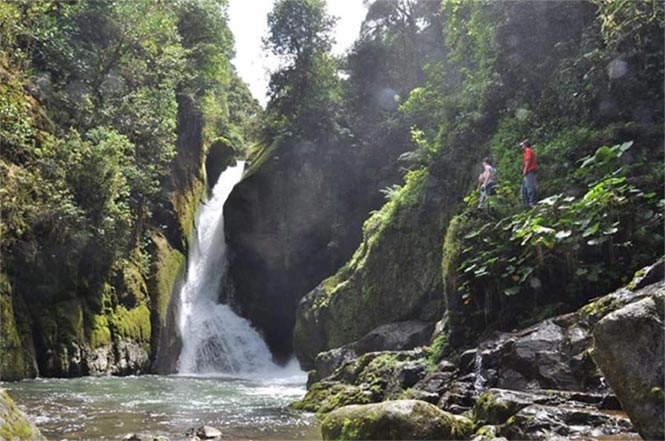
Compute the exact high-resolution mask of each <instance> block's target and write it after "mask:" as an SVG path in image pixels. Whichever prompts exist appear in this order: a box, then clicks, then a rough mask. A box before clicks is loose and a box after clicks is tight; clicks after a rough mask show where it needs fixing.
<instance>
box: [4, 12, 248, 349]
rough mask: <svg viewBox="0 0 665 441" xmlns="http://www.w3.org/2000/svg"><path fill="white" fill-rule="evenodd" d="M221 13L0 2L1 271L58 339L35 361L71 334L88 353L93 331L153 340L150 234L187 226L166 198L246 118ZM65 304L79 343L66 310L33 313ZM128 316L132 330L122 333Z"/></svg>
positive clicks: (229, 141) (233, 142) (239, 137)
mask: <svg viewBox="0 0 665 441" xmlns="http://www.w3.org/2000/svg"><path fill="white" fill-rule="evenodd" d="M225 6H226V2H225V1H223V0H222V1H218V0H196V1H195V0H191V1H190V0H182V1H177V2H173V3H156V2H151V1H131V2H116V3H114V2H59V1H48V0H39V1H27V2H4V3H2V4H1V5H0V35H1V36H2V38H1V39H0V78H1V82H0V176H1V179H2V182H3V184H2V189H1V191H0V206H1V207H2V222H1V223H0V234H1V235H2V241H1V242H0V254H1V255H2V257H3V260H2V272H3V273H6V274H7V275H8V276H9V280H10V282H11V284H12V285H13V286H14V295H15V297H25V298H26V299H27V300H28V301H29V304H30V309H31V314H32V315H33V319H34V320H36V321H37V322H42V323H46V322H48V323H51V321H52V322H53V325H54V326H57V327H59V328H60V331H58V332H57V334H55V335H53V336H52V338H51V337H44V338H41V337H36V338H37V339H38V340H40V339H41V340H42V341H41V342H38V344H39V345H41V346H45V348H42V349H43V350H46V349H47V348H50V347H51V346H53V345H57V344H58V343H57V342H58V340H59V339H68V338H75V339H78V340H79V341H78V343H77V344H85V341H81V340H90V341H92V343H93V345H94V343H95V338H94V332H93V331H92V328H95V327H96V326H97V325H96V323H100V322H99V320H102V322H104V323H106V322H108V326H109V328H110V329H111V331H112V332H114V333H115V334H116V336H117V337H120V338H122V337H127V338H129V339H130V340H131V339H138V340H139V341H143V342H145V341H147V340H149V337H150V336H149V335H147V336H146V335H145V333H146V332H147V333H148V334H149V333H150V323H149V317H148V318H147V320H146V317H143V315H144V314H143V313H144V312H147V309H145V307H146V306H145V303H146V302H147V301H148V299H147V292H146V288H145V287H144V285H145V282H144V279H146V280H147V279H149V278H150V277H151V271H152V269H151V263H152V260H153V259H154V258H156V257H155V256H153V255H152V254H153V253H152V251H153V250H154V246H153V244H152V241H151V238H152V237H153V236H154V233H153V231H154V230H155V229H162V228H163V227H164V225H163V224H164V223H167V222H170V223H172V222H171V221H170V220H169V219H172V218H173V217H183V218H189V219H190V220H191V216H192V215H191V214H186V213H184V212H183V213H181V212H178V210H179V209H180V208H181V207H180V206H178V200H177V197H178V196H177V194H178V193H179V192H181V193H182V192H184V191H186V190H187V189H186V187H187V186H188V185H190V184H189V183H188V182H190V181H191V180H192V179H203V178H202V177H200V176H199V175H200V173H201V167H202V161H203V159H204V157H205V150H206V149H207V148H208V146H210V145H211V144H212V143H213V142H214V141H216V140H219V139H224V140H225V142H224V143H223V145H230V146H232V147H233V148H234V149H237V150H238V151H240V150H241V149H243V148H244V144H245V143H246V142H247V141H248V139H247V137H248V134H249V128H250V126H251V124H252V122H251V119H252V118H254V117H255V115H256V114H257V111H258V104H257V103H256V101H255V100H254V99H253V98H251V95H250V94H249V91H248V89H247V87H246V86H245V85H244V83H242V81H241V80H240V79H239V78H238V76H237V74H236V73H235V72H234V71H233V68H232V66H231V64H230V57H231V56H232V55H233V38H232V35H231V33H230V31H229V29H228V26H227V18H226V13H225ZM185 103H191V104H190V105H189V107H185V106H184V104H185ZM192 109H194V111H192ZM185 125H189V126H192V127H194V129H193V132H194V134H196V133H198V135H196V136H197V137H198V142H197V138H196V137H193V135H192V134H191V133H192V130H191V129H188V128H187V127H185ZM188 130H189V131H188ZM227 148H228V147H227ZM197 149H198V150H201V151H200V152H198V153H197V152H196V151H197ZM190 208H191V210H192V211H193V210H194V208H195V206H191V207H190ZM169 228H171V229H173V227H169ZM174 231H175V230H174ZM186 231H187V230H185V231H184V233H186ZM167 234H170V237H171V239H172V242H173V245H174V246H176V247H181V243H179V242H178V240H177V238H176V237H175V235H174V234H177V233H174V232H173V231H171V232H169V233H167ZM180 234H183V233H182V232H181V233H180ZM175 270H177V269H175ZM107 283H109V284H110V285H108V284H107ZM72 299H84V300H83V303H81V305H82V311H83V318H84V323H82V324H83V325H84V326H85V328H86V329H87V331H86V334H89V335H87V336H85V335H83V334H81V332H80V330H77V329H75V328H76V323H66V322H68V321H70V320H69V319H70V317H65V316H67V314H64V315H63V317H58V316H53V317H52V318H51V319H48V320H47V319H46V318H45V317H46V316H47V315H48V314H44V312H43V311H42V312H39V311H40V308H41V306H40V305H42V304H48V303H56V304H57V303H58V302H60V301H69V300H72ZM15 301H16V302H18V300H16V299H15ZM77 302H78V300H77ZM75 303H76V302H75ZM141 308H143V309H141ZM136 311H139V312H140V313H141V314H140V315H141V317H138V316H137V317H134V316H133V315H132V314H134V312H136ZM125 312H126V313H127V314H128V315H127V316H126V317H125V316H124V314H125ZM96 314H102V315H96ZM104 314H106V315H108V317H109V319H108V320H105V318H104ZM37 315H39V318H36V316H37ZM134 315H135V314H134ZM100 317H101V318H100ZM132 317H134V318H132ZM134 319H136V320H139V319H140V320H139V321H140V323H138V322H137V323H135V324H133V325H132V326H134V327H136V326H138V327H139V328H140V329H139V328H137V329H139V330H138V331H137V332H135V333H133V331H131V329H129V328H127V329H125V328H126V327H125V326H124V325H123V323H124V322H123V321H126V320H130V321H131V320H134ZM40 326H41V325H38V326H37V329H39V328H40ZM44 326H46V325H44ZM49 326H50V325H49ZM105 326H106V325H105ZM146 326H147V331H146ZM70 327H71V328H72V329H71V335H69V336H68V335H67V333H68V332H69V331H67V330H66V329H70ZM103 328H104V327H103ZM104 329H105V330H102V331H101V332H102V334H103V333H104V332H106V333H108V332H109V331H108V329H106V328H104ZM125 331H127V332H125ZM45 332H46V331H45ZM49 332H50V331H49ZM128 333H129V334H132V335H129V334H128ZM134 334H136V335H134ZM139 334H141V335H139ZM106 340H107V339H106ZM106 343H109V342H106Z"/></svg>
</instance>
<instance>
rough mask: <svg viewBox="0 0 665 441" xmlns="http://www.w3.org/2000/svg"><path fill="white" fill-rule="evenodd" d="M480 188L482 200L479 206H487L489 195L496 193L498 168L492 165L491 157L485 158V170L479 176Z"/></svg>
mask: <svg viewBox="0 0 665 441" xmlns="http://www.w3.org/2000/svg"><path fill="white" fill-rule="evenodd" d="M478 186H479V187H478V190H479V191H480V200H479V201H478V208H480V209H482V208H485V205H488V206H489V204H488V199H487V198H488V196H491V195H493V194H494V187H495V186H496V168H494V167H492V162H491V160H490V158H484V159H483V172H482V173H481V174H480V176H478Z"/></svg>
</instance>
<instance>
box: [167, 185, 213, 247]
mask: <svg viewBox="0 0 665 441" xmlns="http://www.w3.org/2000/svg"><path fill="white" fill-rule="evenodd" d="M204 191H205V183H204V182H203V181H202V180H200V179H194V178H192V183H191V186H190V187H189V188H188V189H186V190H183V191H177V192H174V193H173V196H172V197H171V203H172V204H173V209H174V210H175V212H176V215H177V218H178V223H179V224H180V231H182V233H183V236H184V237H186V238H189V237H191V235H192V230H193V229H194V220H195V219H196V212H197V209H198V207H199V203H200V202H201V197H202V196H203V193H204Z"/></svg>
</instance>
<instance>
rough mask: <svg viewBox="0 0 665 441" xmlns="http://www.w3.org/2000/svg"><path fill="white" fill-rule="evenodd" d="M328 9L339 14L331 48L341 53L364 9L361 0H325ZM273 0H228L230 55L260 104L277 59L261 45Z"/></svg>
mask: <svg viewBox="0 0 665 441" xmlns="http://www.w3.org/2000/svg"><path fill="white" fill-rule="evenodd" d="M326 1H327V3H328V12H329V13H330V14H331V15H334V16H336V17H338V18H339V20H338V22H337V25H336V29H335V40H336V44H335V46H334V47H333V52H334V53H336V54H341V53H343V52H344V51H346V50H347V49H348V48H350V47H351V45H352V44H353V42H354V41H355V39H356V38H357V37H358V32H359V31H360V24H361V23H362V20H363V18H365V12H366V9H365V7H364V6H363V0H326ZM272 3H273V0H230V1H229V21H230V27H231V31H232V32H233V36H234V38H235V51H236V57H235V58H234V59H233V64H234V65H235V67H236V69H237V70H238V73H239V74H240V76H241V77H242V79H243V80H245V82H247V84H248V85H249V89H250V90H251V91H252V94H253V95H254V97H256V99H258V100H259V102H261V105H263V106H265V104H266V91H267V88H268V80H269V77H270V71H271V70H273V69H274V68H275V67H276V66H277V63H278V62H277V60H276V59H274V58H273V57H272V56H269V54H267V53H265V52H264V51H263V49H262V44H261V39H262V38H263V37H264V36H265V35H266V31H267V21H266V16H267V14H268V12H270V10H271V9H272Z"/></svg>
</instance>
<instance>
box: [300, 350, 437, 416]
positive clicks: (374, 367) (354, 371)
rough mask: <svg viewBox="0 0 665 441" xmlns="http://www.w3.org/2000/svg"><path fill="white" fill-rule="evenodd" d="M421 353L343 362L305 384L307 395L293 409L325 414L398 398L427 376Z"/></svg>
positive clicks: (374, 354) (379, 355)
mask: <svg viewBox="0 0 665 441" xmlns="http://www.w3.org/2000/svg"><path fill="white" fill-rule="evenodd" d="M424 354H425V353H424V352H423V351H422V350H412V351H395V352H370V353H367V354H365V355H362V356H360V357H359V358H357V359H354V360H351V361H347V362H345V363H343V364H342V365H341V366H340V367H339V368H337V369H336V370H335V371H334V372H333V373H332V374H331V375H330V376H328V377H327V378H325V379H324V380H321V381H318V382H312V383H311V384H309V385H308V390H307V394H305V396H304V397H303V398H302V400H300V401H297V402H295V403H294V404H293V407H295V408H297V409H302V410H308V411H311V412H318V413H326V412H330V411H332V410H334V409H336V408H338V407H341V406H345V405H347V404H365V403H373V402H378V401H382V400H392V399H397V398H402V394H403V393H404V391H405V390H406V389H408V388H411V387H413V386H415V385H416V384H417V383H418V382H419V381H421V380H422V379H423V378H424V377H425V375H426V374H427V364H426V360H425V358H424Z"/></svg>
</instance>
